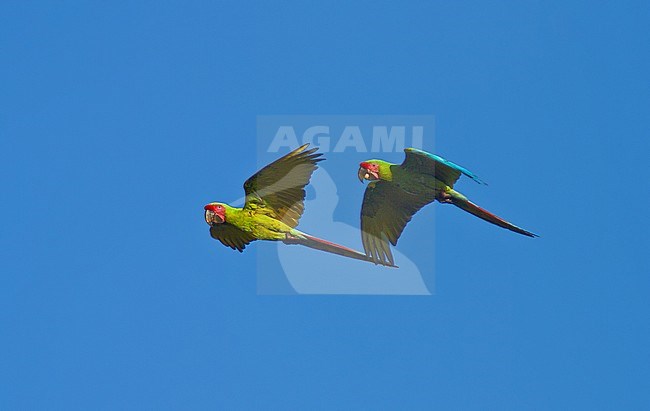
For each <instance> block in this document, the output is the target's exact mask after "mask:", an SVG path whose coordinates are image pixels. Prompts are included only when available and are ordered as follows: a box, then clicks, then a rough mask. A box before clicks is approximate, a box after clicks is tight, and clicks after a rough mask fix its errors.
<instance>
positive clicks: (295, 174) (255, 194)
mask: <svg viewBox="0 0 650 411" xmlns="http://www.w3.org/2000/svg"><path fill="white" fill-rule="evenodd" d="M307 146H308V144H305V145H303V146H301V147H298V148H297V149H295V150H293V151H292V152H290V153H289V154H287V155H285V156H284V157H282V158H280V159H278V160H276V161H274V162H273V163H271V164H269V165H267V166H266V167H264V168H262V169H261V170H259V171H258V172H257V173H255V174H254V175H253V176H252V177H250V178H249V179H248V180H246V182H245V183H244V191H245V192H246V202H245V204H244V207H243V208H238V207H231V206H229V205H228V204H224V203H210V204H207V205H206V206H205V207H204V210H205V214H204V216H205V222H206V223H208V225H209V226H210V235H211V236H212V238H214V239H216V240H219V241H220V242H221V243H222V244H223V245H225V246H227V247H230V248H232V249H233V250H238V251H239V252H242V251H244V249H245V248H246V246H247V245H248V244H249V243H251V242H253V241H255V240H269V241H282V242H283V243H285V244H300V245H304V246H306V247H310V248H314V249H316V250H321V251H326V252H329V253H333V254H338V255H341V256H344V257H349V258H354V259H357V260H363V261H369V262H374V261H373V260H372V259H371V258H369V257H368V256H367V255H366V254H364V253H361V252H358V251H355V250H353V249H350V248H347V247H343V246H341V245H338V244H334V243H331V242H329V241H325V240H322V239H320V238H316V237H313V236H311V235H308V234H306V233H303V232H302V231H299V230H296V228H295V227H296V226H297V225H298V221H299V220H300V217H301V216H302V213H303V211H304V199H305V186H306V185H307V184H308V183H309V179H310V178H311V175H312V173H313V172H314V171H315V170H316V169H317V168H318V165H317V163H318V162H319V161H322V160H324V159H323V158H321V155H322V154H321V153H316V151H317V150H318V149H317V148H312V149H309V150H307ZM384 265H388V266H392V267H394V265H393V264H392V263H391V264H388V263H384Z"/></svg>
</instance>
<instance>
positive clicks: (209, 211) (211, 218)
mask: <svg viewBox="0 0 650 411" xmlns="http://www.w3.org/2000/svg"><path fill="white" fill-rule="evenodd" d="M203 209H204V210H205V216H204V217H205V222H206V223H208V225H209V226H213V225H215V224H222V223H225V222H226V216H225V214H224V211H223V210H221V211H219V210H217V208H216V207H215V206H213V205H210V204H208V205H207V206H205V207H203Z"/></svg>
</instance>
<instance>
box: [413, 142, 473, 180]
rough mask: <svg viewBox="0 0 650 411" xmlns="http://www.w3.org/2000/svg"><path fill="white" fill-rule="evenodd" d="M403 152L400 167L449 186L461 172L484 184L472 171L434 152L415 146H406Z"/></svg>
mask: <svg viewBox="0 0 650 411" xmlns="http://www.w3.org/2000/svg"><path fill="white" fill-rule="evenodd" d="M404 152H405V153H406V158H405V159H404V162H403V163H402V164H401V167H402V168H405V169H409V170H412V171H415V172H418V173H423V174H429V175H432V176H434V177H435V178H437V179H438V180H440V181H442V182H443V183H445V184H447V185H448V186H449V187H453V186H454V184H455V183H456V181H458V179H459V178H460V176H461V174H464V175H466V176H467V177H469V178H471V179H472V180H474V181H476V182H477V183H480V184H485V182H484V181H483V180H481V179H480V178H479V177H478V176H477V175H476V174H474V173H472V172H471V171H469V170H468V169H466V168H465V167H462V166H459V165H458V164H455V163H452V162H451V161H449V160H445V159H444V158H442V157H440V156H437V155H435V154H431V153H427V152H426V151H422V150H418V149H417V148H406V149H404Z"/></svg>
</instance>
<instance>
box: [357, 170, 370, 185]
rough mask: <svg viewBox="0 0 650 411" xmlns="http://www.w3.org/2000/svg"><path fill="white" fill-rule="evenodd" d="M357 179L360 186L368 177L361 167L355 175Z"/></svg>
mask: <svg viewBox="0 0 650 411" xmlns="http://www.w3.org/2000/svg"><path fill="white" fill-rule="evenodd" d="M357 177H359V181H361V184H363V180H366V179H368V177H370V175H369V174H368V170H366V169H365V168H363V167H359V172H358V173H357Z"/></svg>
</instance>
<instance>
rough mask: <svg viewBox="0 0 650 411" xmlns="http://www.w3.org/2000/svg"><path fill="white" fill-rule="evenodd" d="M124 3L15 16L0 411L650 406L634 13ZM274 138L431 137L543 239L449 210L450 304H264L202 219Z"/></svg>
mask: <svg viewBox="0 0 650 411" xmlns="http://www.w3.org/2000/svg"><path fill="white" fill-rule="evenodd" d="M114 3H115V4H112V5H108V4H100V3H99V2H50V3H38V2H21V1H7V2H3V3H2V5H1V6H0V50H1V53H0V61H1V62H2V64H1V66H0V75H1V79H2V83H1V84H2V86H1V91H0V137H1V138H0V172H1V173H0V178H1V180H2V181H1V182H2V205H1V208H2V215H3V219H2V229H1V230H0V255H1V256H2V257H1V259H0V271H1V277H0V329H1V332H0V408H1V409H4V410H12V409H65V410H71V409H215V408H220V409H224V408H225V409H251V408H258V409H331V408H339V409H342V408H343V409H344V408H348V409H353V408H367V409H434V408H435V409H590V410H593V409H648V408H650V395H649V394H648V392H650V372H649V371H648V363H649V361H650V356H649V349H648V347H649V346H650V332H649V330H648V327H649V325H650V324H649V322H650V320H649V318H650V309H649V308H648V304H649V303H648V290H649V289H650V279H649V277H650V267H649V264H648V255H647V254H648V248H649V247H648V237H647V229H648V210H647V207H648V202H649V200H650V196H649V190H648V188H649V187H648V179H647V176H646V174H647V171H648V167H647V164H648V159H647V156H648V153H649V152H650V143H648V141H649V140H648V137H649V136H648V131H649V127H648V122H649V116H648V114H649V113H648V111H649V107H650V90H649V88H648V87H649V86H648V73H649V72H650V59H649V52H648V44H650V31H649V30H648V23H649V20H650V9H649V7H648V5H647V3H646V2H623V3H621V4H619V3H618V2H617V3H615V2H610V3H609V5H602V4H601V5H599V4H596V3H594V2H587V1H585V2H566V1H555V2H530V1H529V2H519V1H512V2H490V4H487V3H484V2H476V3H462V4H459V3H453V4H452V2H411V3H409V5H392V6H386V5H378V4H376V3H377V2H355V5H350V4H348V2H327V3H320V4H318V5H303V4H301V3H302V2H293V3H290V4H286V5H270V4H261V2H260V4H255V5H253V4H247V3H245V2H239V1H237V2H220V3H219V2H208V1H206V2H175V3H169V2H157V1H156V2H154V1H146V2H145V1H139V2H131V3H126V2H122V3H121V4H117V3H116V2H114ZM259 114H434V115H435V116H436V150H437V151H438V152H440V153H444V155H445V156H447V157H449V158H451V159H454V160H456V161H458V162H459V163H461V164H464V165H467V166H469V167H471V169H472V170H473V171H475V172H477V173H478V174H479V175H480V176H481V177H483V178H485V179H486V180H487V181H489V182H490V186H489V187H487V188H481V187H479V186H474V185H470V184H469V182H464V183H463V187H464V188H465V190H464V191H465V192H466V193H467V194H468V195H472V196H473V198H475V199H476V200H477V202H479V203H481V204H484V205H486V206H489V207H490V208H492V209H494V210H495V211H499V212H500V213H501V214H503V215H504V216H507V217H508V218H510V219H512V220H513V221H516V222H518V223H520V224H521V225H523V226H525V227H526V228H529V229H531V230H533V231H536V232H538V233H539V234H541V235H542V237H541V238H540V239H536V240H531V239H527V238H522V237H519V236H516V235H514V234H511V233H508V232H506V231H504V230H500V229H497V228H494V227H491V226H489V225H488V224H481V222H480V221H477V220H476V219H474V218H471V217H469V216H466V215H464V214H463V213H461V212H458V210H454V209H452V208H450V207H441V206H434V207H432V209H433V208H435V210H436V211H435V212H436V224H435V225H433V224H429V223H428V220H427V219H426V218H424V217H422V218H421V217H420V216H418V218H417V220H416V221H417V224H413V225H412V226H409V227H408V229H407V231H406V232H405V235H404V238H403V241H402V242H400V247H399V248H400V249H404V250H407V249H408V250H409V252H410V256H411V257H412V259H413V260H415V261H417V262H418V264H420V265H421V266H422V267H430V269H431V270H432V271H433V270H435V277H436V279H435V295H434V296H431V297H377V296H375V297H354V296H352V297H351V296H348V297H345V296H338V297H331V296H259V295H257V294H256V276H255V260H256V258H255V255H256V254H255V251H254V250H255V247H256V246H253V247H252V249H251V250H249V251H247V252H246V253H244V254H239V253H236V252H232V251H229V250H227V249H225V248H224V247H222V246H221V245H219V244H217V243H215V242H214V241H212V240H211V239H210V238H209V236H208V233H207V229H206V228H207V227H206V226H205V223H204V221H203V211H202V206H203V204H205V203H206V202H208V201H210V200H214V199H216V198H222V199H231V198H236V197H237V196H239V195H240V193H241V191H240V190H241V188H240V187H241V183H242V182H243V180H244V179H245V178H247V177H248V176H249V175H250V174H251V173H252V172H253V171H254V168H255V132H256V131H255V118H256V116H257V115H259ZM395 160H399V158H395ZM355 161H356V160H355ZM350 172H351V173H355V172H356V167H355V168H351V170H350ZM347 187H349V191H348V192H344V193H343V194H344V195H347V196H349V198H351V199H353V200H354V201H357V200H358V199H360V196H361V192H360V189H361V187H360V185H359V184H358V183H356V184H350V185H348V186H347ZM347 212H348V211H345V210H343V211H341V210H338V211H337V213H339V214H336V215H337V216H339V217H340V218H341V219H346V218H349V217H347V216H346V214H345V213H347ZM349 212H350V213H356V212H357V211H356V210H350V211H349ZM427 212H429V211H427ZM350 215H351V214H350ZM425 215H426V214H425ZM433 230H434V231H435V236H436V241H435V252H432V250H431V249H430V247H427V245H428V244H429V243H428V241H429V240H428V238H429V237H430V236H431V232H432V231H433Z"/></svg>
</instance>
